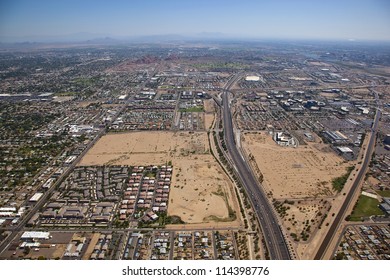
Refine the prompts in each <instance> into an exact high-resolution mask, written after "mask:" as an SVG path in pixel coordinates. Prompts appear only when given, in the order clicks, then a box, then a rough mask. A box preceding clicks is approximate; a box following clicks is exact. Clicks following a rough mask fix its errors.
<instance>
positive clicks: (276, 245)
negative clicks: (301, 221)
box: [222, 76, 290, 260]
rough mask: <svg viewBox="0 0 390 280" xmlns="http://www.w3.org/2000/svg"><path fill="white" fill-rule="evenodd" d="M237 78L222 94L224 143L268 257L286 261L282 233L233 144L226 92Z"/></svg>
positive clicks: (287, 254)
mask: <svg viewBox="0 0 390 280" xmlns="http://www.w3.org/2000/svg"><path fill="white" fill-rule="evenodd" d="M238 78H239V76H235V77H233V78H232V79H231V80H230V81H229V82H228V83H227V85H226V87H225V89H224V92H223V94H222V103H223V127H224V136H225V143H226V147H227V149H228V152H229V154H230V157H231V159H232V161H233V164H234V165H233V167H234V168H235V169H236V171H237V173H238V174H239V176H240V178H241V181H242V183H243V186H244V188H245V189H246V192H247V194H248V197H249V199H250V201H251V202H252V205H253V209H254V210H255V213H256V215H257V218H258V220H259V222H260V226H261V229H262V232H263V235H264V239H265V243H266V246H267V248H268V252H269V256H270V258H271V259H273V260H278V259H282V260H287V259H290V254H289V250H288V248H287V245H286V242H285V240H284V236H283V233H282V231H281V228H280V226H279V224H278V222H277V218H276V217H275V214H274V212H273V211H272V206H271V205H270V203H269V201H268V198H267V197H266V195H265V193H264V192H263V189H262V187H261V186H260V185H259V184H258V181H257V179H256V178H255V176H254V175H253V173H252V171H251V169H250V167H249V165H248V164H247V162H246V161H245V160H244V158H243V157H242V155H241V154H240V152H239V151H238V149H237V147H236V143H235V140H234V139H235V137H234V132H233V121H232V115H231V110H230V106H229V100H228V90H229V88H230V87H231V85H232V84H233V83H234V82H235V81H236V80H237V79H238Z"/></svg>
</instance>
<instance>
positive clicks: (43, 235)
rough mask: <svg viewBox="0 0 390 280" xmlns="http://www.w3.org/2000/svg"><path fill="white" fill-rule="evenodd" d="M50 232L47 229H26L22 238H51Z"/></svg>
mask: <svg viewBox="0 0 390 280" xmlns="http://www.w3.org/2000/svg"><path fill="white" fill-rule="evenodd" d="M49 238H50V232H46V231H25V232H24V233H23V234H22V236H21V237H20V239H49Z"/></svg>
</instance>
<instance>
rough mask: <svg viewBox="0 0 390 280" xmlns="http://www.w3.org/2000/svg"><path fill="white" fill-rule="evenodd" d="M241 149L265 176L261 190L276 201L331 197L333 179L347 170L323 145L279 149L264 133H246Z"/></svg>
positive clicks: (313, 144)
mask: <svg viewBox="0 0 390 280" xmlns="http://www.w3.org/2000/svg"><path fill="white" fill-rule="evenodd" d="M244 139H245V141H243V147H244V148H245V150H246V151H247V153H248V154H249V155H253V157H254V160H255V162H256V164H257V165H258V167H259V169H260V171H261V172H262V174H263V175H264V182H263V184H264V187H265V189H266V192H267V193H270V192H272V196H273V197H274V198H276V199H281V198H306V197H311V198H315V197H326V196H330V195H333V191H332V183H331V181H332V179H333V178H335V177H339V176H341V175H343V174H345V173H346V167H347V166H349V165H348V164H347V163H345V162H344V160H343V159H342V158H340V157H339V156H338V155H336V154H335V153H334V152H332V150H330V148H329V147H328V146H327V145H325V144H320V143H308V145H305V146H299V147H298V148H291V147H281V146H278V145H277V144H276V143H275V142H274V141H273V140H272V138H271V135H269V134H267V133H266V132H257V133H246V134H245V135H244Z"/></svg>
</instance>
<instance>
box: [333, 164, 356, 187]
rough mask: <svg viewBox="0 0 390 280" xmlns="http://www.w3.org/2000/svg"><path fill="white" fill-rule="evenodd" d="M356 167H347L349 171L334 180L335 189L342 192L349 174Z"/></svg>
mask: <svg viewBox="0 0 390 280" xmlns="http://www.w3.org/2000/svg"><path fill="white" fill-rule="evenodd" d="M354 169H355V167H354V166H350V167H348V168H347V173H345V174H344V175H343V176H340V177H337V178H334V179H333V180H332V186H333V189H334V190H335V191H337V192H340V191H341V190H342V189H343V188H344V185H345V183H346V182H347V180H348V177H349V174H351V172H352V170H354Z"/></svg>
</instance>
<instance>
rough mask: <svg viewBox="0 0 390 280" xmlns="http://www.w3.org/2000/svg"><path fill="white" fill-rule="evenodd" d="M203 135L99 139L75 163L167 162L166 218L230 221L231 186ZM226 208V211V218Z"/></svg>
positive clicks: (147, 134)
mask: <svg viewBox="0 0 390 280" xmlns="http://www.w3.org/2000/svg"><path fill="white" fill-rule="evenodd" d="M209 149H210V147H209V143H208V138H207V133H206V132H195V133H193V132H131V133H121V134H108V135H105V136H103V137H102V138H101V139H100V140H99V141H98V142H97V143H96V144H95V146H94V147H92V148H91V149H90V151H89V152H88V153H87V154H86V155H85V156H84V158H83V159H82V161H81V162H80V165H106V164H108V165H110V164H112V165H114V164H115V165H163V164H166V163H168V162H172V164H173V179H172V185H171V191H170V196H169V198H170V201H169V206H168V214H169V215H177V216H180V217H181V218H182V220H183V221H185V222H186V223H205V222H209V223H216V222H218V223H221V222H222V223H223V222H231V221H232V220H237V224H239V221H238V219H232V211H236V213H237V215H238V213H239V211H237V209H238V204H237V201H236V197H235V195H234V192H233V185H232V183H231V182H230V181H229V180H228V178H227V176H226V174H224V173H223V170H222V169H221V167H220V166H219V165H218V163H217V162H216V161H215V159H214V158H213V156H212V155H211V154H210V150H209ZM229 207H230V208H231V211H230V217H229Z"/></svg>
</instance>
